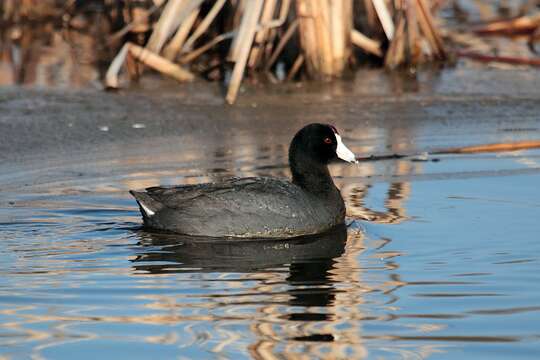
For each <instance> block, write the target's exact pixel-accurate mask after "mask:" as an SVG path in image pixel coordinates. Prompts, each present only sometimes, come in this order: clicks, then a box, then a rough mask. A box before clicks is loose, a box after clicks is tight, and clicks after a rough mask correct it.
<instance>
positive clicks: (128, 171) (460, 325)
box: [0, 99, 540, 359]
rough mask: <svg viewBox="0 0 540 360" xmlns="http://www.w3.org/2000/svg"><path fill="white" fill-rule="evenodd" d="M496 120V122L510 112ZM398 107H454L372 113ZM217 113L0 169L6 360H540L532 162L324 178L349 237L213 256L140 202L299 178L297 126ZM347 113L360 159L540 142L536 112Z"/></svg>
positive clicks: (222, 245)
mask: <svg viewBox="0 0 540 360" xmlns="http://www.w3.org/2000/svg"><path fill="white" fill-rule="evenodd" d="M65 101H66V102H70V103H71V101H70V100H69V99H66V100H65ZM121 101H123V100H121ZM133 104H135V103H133ZM525 104H526V106H525V108H528V109H530V111H532V112H534V106H532V105H530V104H529V103H528V102H527V101H525ZM101 105H103V104H101ZM499 105H500V106H499V108H498V110H493V112H494V113H497V112H499V113H500V112H501V111H502V112H503V113H504V108H505V106H504V104H502V105H501V104H499ZM11 106H14V105H11ZM85 106H86V105H85ZM104 106H105V108H106V109H105V110H104V111H108V110H107V109H108V108H107V104H105V105H104ZM133 106H136V105H133ZM375 106H378V107H379V108H380V107H381V106H380V105H375ZM396 106H398V107H402V108H403V112H402V113H401V114H402V116H404V117H405V118H406V117H407V116H409V115H407V114H408V111H410V112H411V115H410V116H414V117H418V116H419V117H421V116H429V117H436V116H437V114H445V112H444V109H445V108H446V105H445V101H443V102H441V103H440V104H439V105H437V106H435V107H430V106H427V107H423V108H422V109H423V111H416V110H415V109H417V106H418V104H417V103H416V104H415V103H414V102H413V103H412V105H406V104H405V105H404V104H397V105H396V104H394V105H391V106H390V107H389V108H388V106H383V107H382V108H384V109H386V110H380V111H383V112H384V111H391V112H393V111H394V110H395V107H396ZM527 106H528V107H527ZM531 107H532V109H531ZM249 108H251V107H250V106H248V109H249ZM350 108H353V110H354V105H353V104H352V103H351V105H350ZM240 109H241V108H240ZM310 109H311V108H310V107H309V106H306V107H304V108H303V111H305V112H304V114H305V113H310V111H312V110H310ZM323 109H324V110H322V111H323V112H324V111H326V112H328V111H330V112H333V111H334V108H332V107H329V108H327V107H324V108H323ZM328 109H329V110H328ZM388 109H390V110H388ZM441 109H442V110H441ZM501 109H503V110H501ZM184 110H185V111H189V110H188V109H184ZM67 111H69V112H71V111H73V109H69V110H67ZM91 111H94V112H95V111H96V110H91ZM196 111H200V109H199V108H196ZM253 111H254V110H253ZM260 111H261V113H262V114H263V113H264V111H263V110H260ZM313 111H315V110H313ZM461 111H464V110H463V108H462V109H461ZM465 111H467V110H465ZM471 111H473V112H474V110H471ZM209 112H212V110H209ZM230 112H232V113H233V114H237V115H238V114H239V113H240V114H242V112H244V113H245V114H248V115H238V117H233V116H231V113H230ZM223 113H224V114H225V115H224V116H228V117H229V118H230V119H231V122H232V124H233V125H232V126H231V127H228V128H223V127H221V126H217V128H212V127H210V128H208V129H206V130H204V131H206V134H207V136H203V137H198V134H199V133H198V132H197V131H191V132H190V130H186V128H184V130H183V131H184V134H183V135H174V134H172V135H171V134H164V135H162V137H160V138H158V139H159V140H158V141H156V140H155V138H149V140H147V142H144V143H143V145H144V146H141V142H140V141H139V140H138V139H136V140H135V141H134V143H130V142H129V141H128V140H118V141H127V142H126V143H125V144H124V145H116V146H115V145H111V144H109V145H107V143H106V142H105V141H104V142H103V143H102V144H101V145H100V146H96V147H95V151H94V153H92V154H91V156H89V154H88V153H86V152H85V151H79V152H78V151H74V152H73V153H70V155H69V156H66V154H64V155H62V156H56V157H55V156H53V155H48V156H46V158H47V160H43V159H40V158H39V157H40V155H34V157H37V158H36V159H37V160H32V158H30V159H26V160H25V161H27V162H29V163H30V164H31V165H28V166H26V167H25V166H23V165H21V164H23V163H24V161H20V162H18V163H16V164H15V165H13V166H11V165H7V164H6V163H4V169H6V171H5V172H4V174H3V175H2V176H1V177H0V183H1V184H2V188H3V193H2V199H1V200H0V207H1V208H0V226H1V232H0V239H1V240H0V254H1V257H2V264H3V265H2V267H1V269H0V358H1V359H19V358H35V359H71V358H73V354H76V356H77V358H78V359H95V358H96V357H107V358H112V357H118V358H120V357H121V358H123V357H129V358H131V359H144V358H149V357H158V358H181V359H187V358H232V359H245V358H260V359H263V358H264V359H274V358H297V357H302V356H310V357H319V358H348V359H351V358H370V359H425V358H430V359H456V358H459V359H461V358H475V359H480V358H486V359H488V358H489V359H508V358H512V359H518V358H524V359H535V358H537V357H538V354H539V353H540V326H539V325H538V324H540V285H539V284H540V273H539V272H538V266H539V261H540V243H539V242H538V230H539V225H538V215H539V213H540V193H539V192H538V183H539V182H540V151H539V150H528V151H519V152H508V153H499V154H475V155H442V156H437V157H436V160H438V161H431V160H432V159H433V157H431V158H430V159H429V161H427V162H419V161H412V160H411V159H397V160H396V159H394V160H387V161H380V162H365V163H362V164H360V165H358V166H354V165H346V164H336V165H332V168H331V171H332V173H333V174H334V175H335V179H336V184H338V186H339V187H340V188H341V189H342V193H343V195H344V197H345V199H346V201H347V204H348V212H349V217H348V221H347V222H348V227H347V228H343V229H337V230H336V231H334V232H333V233H330V234H324V235H322V236H318V237H312V238H303V239H298V240H281V241H271V242H260V241H259V242H238V243H231V242H218V243H215V242H204V241H202V242H201V241H195V242H194V241H193V239H189V238H185V237H174V236H165V235H156V234H152V233H149V232H146V231H144V230H143V229H141V228H140V223H141V221H140V217H139V213H138V210H137V208H136V204H135V202H134V201H133V199H131V198H130V196H129V194H128V193H127V190H128V189H132V188H141V187H144V186H149V185H155V184H175V183H186V184H187V183H196V182H203V181H209V180H216V179H219V178H221V177H227V176H231V175H235V176H251V175H265V176H267V175H270V176H287V175H288V169H287V167H286V165H285V164H286V149H287V145H288V141H289V139H290V134H289V130H288V128H286V129H282V130H280V126H279V125H275V124H274V125H272V124H270V125H261V128H249V127H247V129H246V127H244V128H242V127H240V126H237V125H234V124H235V121H239V122H240V123H242V122H247V121H248V120H246V118H249V115H250V112H249V111H248V110H246V109H244V110H238V109H236V110H223ZM351 114H352V115H351V116H345V118H344V120H340V121H338V126H339V127H340V128H341V129H349V131H348V133H347V134H346V135H344V137H345V139H344V141H345V142H346V143H347V145H348V146H349V147H350V148H351V149H352V150H353V151H355V152H356V153H359V154H369V153H384V152H388V151H390V152H405V153H410V152H412V153H418V152H422V151H424V150H426V149H430V148H433V147H436V146H440V145H441V144H447V145H448V144H454V145H455V144H458V145H461V144H462V143H467V142H471V143H474V142H479V141H480V142H495V141H496V140H499V141H502V140H506V141H511V140H513V141H516V140H524V139H528V138H535V137H536V136H537V134H538V128H539V127H538V123H537V119H535V118H534V116H531V117H530V118H528V120H527V121H523V122H520V123H518V122H508V121H499V122H498V123H496V125H495V126H494V127H493V123H492V122H491V123H489V122H488V123H486V124H488V125H486V124H484V123H483V122H482V119H480V120H479V121H478V123H477V124H475V125H474V126H473V125H471V123H470V122H467V121H456V122H455V123H451V124H444V123H440V122H437V121H436V120H435V121H432V122H427V121H426V122H423V121H422V120H421V119H420V120H419V122H413V123H411V124H410V126H409V127H407V128H404V127H402V126H401V125H399V124H401V122H398V123H397V125H396V123H395V122H391V121H385V122H383V123H380V122H377V123H376V124H377V125H373V124H371V125H369V124H368V125H365V126H362V127H359V126H357V125H355V124H356V123H355V121H356V120H355V119H356V115H355V113H354V111H353V112H351ZM403 114H404V115H403ZM422 114H424V115H422ZM426 114H427V115H426ZM462 115H463V114H461V115H458V117H460V116H462ZM521 115H522V116H525V117H526V114H525V115H524V112H522V113H521ZM141 116H142V117H144V116H146V115H145V114H142V115H141ZM242 116H246V118H243V117H242ZM295 116H298V117H300V116H301V115H300V114H296V113H295V112H294V111H292V113H291V114H290V117H289V119H293V120H292V121H293V122H294V121H297V120H295V119H296V117H295ZM372 116H374V117H379V118H385V117H384V116H381V115H380V114H379V115H377V114H375V115H373V114H372ZM441 116H442V115H441ZM448 116H449V117H452V115H448ZM489 116H490V115H489V114H486V117H489ZM89 117H92V116H91V115H90V116H89ZM81 118H84V115H81ZM235 119H236V120H235ZM58 121H62V120H58ZM111 121H112V120H111ZM160 121H161V123H160V124H159V126H160V127H161V128H162V129H163V128H165V129H166V128H167V126H166V125H164V123H163V122H166V121H167V120H163V119H161V120H160ZM171 121H172V120H171ZM287 121H288V120H287ZM131 122H134V123H139V122H140V120H138V119H133V120H130V122H127V123H125V124H124V125H122V123H120V124H116V123H115V124H116V125H115V126H116V128H118V127H121V126H124V127H125V131H126V132H129V131H133V132H135V131H146V132H151V131H153V130H152V128H153V127H155V126H157V125H155V124H154V123H152V122H148V121H147V122H146V124H147V126H146V127H145V128H141V127H138V128H137V129H135V128H134V127H133V126H131V125H132V124H131ZM387 122H388V123H389V124H393V125H392V126H390V125H388V123H387ZM113 123H114V122H113ZM261 124H266V122H265V121H264V119H263V120H261ZM482 124H484V125H482ZM77 126H79V125H78V123H75V124H74V125H73V127H75V128H76V127H77ZM201 126H204V125H201ZM483 126H484V127H483ZM290 127H297V124H292V125H290ZM70 129H71V128H70ZM114 129H115V127H114V126H111V131H114ZM242 129H243V130H242ZM269 129H270V130H269ZM272 129H275V131H274V135H272V136H269V135H268V133H269V131H271V130H272ZM478 129H481V130H478ZM482 129H484V130H485V129H490V130H489V131H483V130H482ZM520 129H521V130H520ZM42 131H43V133H44V134H47V129H43V130H42ZM69 131H71V130H69ZM93 131H94V133H95V134H96V135H95V136H96V139H97V136H100V135H103V131H101V130H99V129H97V125H96V128H95V129H94V130H93ZM186 131H187V133H186ZM84 133H85V136H87V137H89V138H92V136H93V135H92V130H88V129H86V130H85V132H84ZM458 135H460V136H458ZM70 136H75V135H70ZM103 136H105V135H103ZM107 136H109V135H107ZM118 136H120V135H119V134H118ZM127 138H129V136H127ZM151 139H154V140H153V141H151ZM167 139H168V140H167ZM6 141H7V139H6ZM44 141H45V140H44ZM69 141H70V140H69V137H68V138H67V140H66V143H69ZM96 141H97V140H96ZM88 142H89V143H90V144H93V146H95V143H94V141H93V140H92V141H91V140H89V141H88ZM45 143H47V142H46V141H45ZM130 144H131V145H130ZM388 144H390V145H388ZM45 145H46V144H45ZM45 145H43V146H45ZM150 145H152V146H150ZM81 146H82V149H83V150H84V149H85V147H84V146H83V145H81ZM111 146H112V149H114V150H115V151H114V152H111ZM388 146H390V148H389V147H388ZM150 148H152V150H151V153H150V154H148V153H146V151H150V150H148V149H150ZM201 148H203V149H205V151H203V152H200V151H196V150H197V149H201ZM45 154H53V152H52V150H49V152H46V153H45ZM111 154H114V156H111ZM23 157H24V156H23ZM32 161H34V163H32ZM209 221H212V219H209Z"/></svg>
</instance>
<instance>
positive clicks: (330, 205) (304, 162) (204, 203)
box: [130, 124, 356, 238]
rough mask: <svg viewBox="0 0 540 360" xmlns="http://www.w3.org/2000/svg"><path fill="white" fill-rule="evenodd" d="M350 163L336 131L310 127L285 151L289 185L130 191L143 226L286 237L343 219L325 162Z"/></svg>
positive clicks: (240, 182)
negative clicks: (342, 161) (137, 207)
mask: <svg viewBox="0 0 540 360" xmlns="http://www.w3.org/2000/svg"><path fill="white" fill-rule="evenodd" d="M336 158H340V159H342V160H345V161H347V162H355V161H356V160H355V156H354V154H353V153H352V152H351V151H350V150H349V149H348V148H347V147H346V146H345V145H344V144H343V143H342V142H341V136H340V135H339V134H338V132H337V130H336V128H335V127H333V126H331V125H324V124H310V125H307V126H305V127H304V128H302V129H301V130H300V131H298V133H296V135H295V136H294V138H293V140H292V142H291V145H290V147H289V166H290V168H291V172H292V182H289V181H285V180H280V179H274V178H263V177H250V178H234V179H230V180H227V181H224V182H220V183H209V184H199V185H185V186H174V187H151V188H147V189H146V191H144V192H138V191H130V193H131V194H132V195H133V196H134V197H135V199H136V200H137V203H138V204H139V207H140V210H141V213H142V216H143V220H144V225H145V226H146V227H148V228H152V229H156V230H165V231H170V232H175V233H179V234H185V235H195V236H210V237H240V238H290V237H296V236H302V235H310V234H317V233H321V232H324V231H326V230H329V229H331V228H332V227H334V226H336V225H339V224H343V223H344V221H345V204H344V202H343V199H342V197H341V194H340V192H339V190H338V189H337V188H336V186H335V185H334V182H333V181H332V177H331V176H330V172H329V171H328V163H329V162H330V161H331V160H334V159H336Z"/></svg>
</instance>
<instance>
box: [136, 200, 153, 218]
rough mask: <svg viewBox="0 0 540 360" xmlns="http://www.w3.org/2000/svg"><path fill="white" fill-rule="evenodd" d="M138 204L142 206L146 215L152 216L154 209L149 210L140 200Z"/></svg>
mask: <svg viewBox="0 0 540 360" xmlns="http://www.w3.org/2000/svg"><path fill="white" fill-rule="evenodd" d="M139 204H140V205H141V207H142V208H143V210H144V212H145V213H146V215H148V216H152V215H154V214H155V212H154V211H152V210H150V209H149V208H148V207H147V206H146V205H144V204H143V203H142V202H141V201H139Z"/></svg>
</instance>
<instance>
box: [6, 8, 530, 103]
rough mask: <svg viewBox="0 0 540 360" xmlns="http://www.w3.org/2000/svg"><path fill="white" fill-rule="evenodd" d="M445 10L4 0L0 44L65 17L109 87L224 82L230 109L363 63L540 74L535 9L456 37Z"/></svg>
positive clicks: (488, 19)
mask: <svg viewBox="0 0 540 360" xmlns="http://www.w3.org/2000/svg"><path fill="white" fill-rule="evenodd" d="M445 4H446V7H447V9H449V8H450V5H451V8H452V9H453V10H452V11H454V13H455V16H456V18H457V17H459V14H460V13H461V12H462V11H460V10H459V6H458V5H459V4H458V3H456V2H454V3H451V4H450V3H447V2H445V1H444V0H356V1H353V0H86V1H80V0H68V1H61V0H0V25H1V26H0V38H1V39H2V40H5V41H4V47H5V43H9V44H17V43H18V44H20V45H21V46H22V45H24V42H23V41H22V40H21V39H22V38H24V36H21V34H22V33H23V32H24V31H26V30H24V29H25V28H24V27H23V26H20V23H21V22H23V21H24V19H26V20H30V21H32V19H37V18H39V17H40V16H41V17H42V18H43V17H46V18H49V19H53V21H55V22H56V23H58V19H61V23H62V24H63V26H64V27H65V28H66V29H67V30H74V31H81V32H84V31H87V33H91V34H101V35H99V39H96V47H100V48H104V49H105V50H107V51H106V53H107V54H108V55H107V62H108V64H109V67H108V70H107V71H106V73H105V76H104V82H105V85H106V87H108V88H118V87H122V86H123V85H124V84H126V83H127V82H128V81H133V80H136V79H137V78H139V77H140V76H141V74H143V73H144V71H145V69H147V68H151V69H153V70H156V71H158V72H161V73H163V74H165V75H166V76H169V77H172V78H174V79H176V80H178V81H180V82H187V81H192V80H194V79H196V78H198V77H199V78H204V79H207V80H212V81H220V82H222V83H223V84H225V88H226V95H225V97H226V100H227V102H229V103H231V104H232V103H234V102H235V101H236V99H237V97H238V94H239V93H240V90H241V85H242V82H243V81H246V80H247V81H252V82H260V81H266V82H272V83H279V82H282V81H292V80H304V79H317V80H331V79H333V78H336V77H341V76H344V75H345V74H347V73H348V71H349V70H350V69H352V68H354V67H355V66H357V65H358V64H361V63H369V64H377V65H381V66H385V67H386V68H389V69H400V68H410V67H418V66H421V65H422V64H425V63H432V62H445V61H446V60H448V59H449V58H456V57H462V58H467V59H472V60H473V61H480V62H486V63H487V62H499V63H505V64H515V65H519V66H540V62H539V59H538V57H537V56H535V55H537V54H538V47H537V43H538V41H539V40H540V16H539V15H538V10H537V9H536V8H535V7H534V6H532V5H531V6H529V7H528V8H523V9H521V8H520V10H519V12H516V14H513V15H512V14H510V15H509V16H506V17H505V16H498V15H496V13H495V12H492V13H491V14H490V15H489V16H487V17H486V18H484V19H483V20H484V22H483V23H476V24H474V25H471V24H469V26H468V28H464V27H461V30H460V29H459V27H458V29H457V30H456V29H451V28H448V27H446V26H445V22H444V21H443V20H442V19H440V18H438V17H437V11H438V9H440V8H442V7H443V6H445ZM475 4H476V3H475ZM535 9H536V10H535ZM482 12H485V6H484V7H482ZM81 13H84V14H86V15H83V16H81ZM90 13H91V14H92V15H88V14H90ZM85 16H86V20H85ZM21 19H22V20H21ZM55 19H56V20H55ZM100 19H101V20H100ZM97 20H99V21H97ZM10 24H11V25H13V24H15V26H14V27H13V28H12V29H11V30H10V31H9V32H8V31H6V30H5V29H9V28H10V26H11V25H10ZM102 24H108V25H107V26H103V25H102ZM443 27H444V38H443V36H442V35H441V34H442V33H443V31H442V29H443ZM27 28H28V25H27ZM98 28H99V29H98ZM21 29H22V30H21ZM85 29H86V30H85ZM66 33H67V32H66ZM92 36H93V35H92ZM102 37H103V38H105V39H106V41H105V44H101V39H102ZM488 37H489V39H488ZM493 37H511V38H512V39H514V38H517V37H520V38H524V39H526V41H527V44H528V47H529V49H530V53H532V54H533V55H532V56H528V54H527V53H525V52H521V53H519V52H511V51H508V50H507V48H506V47H504V48H501V47H499V48H495V47H493V46H490V44H492V43H493V42H491V40H492V38H493ZM483 39H486V41H483ZM449 44H450V46H449ZM478 44H480V45H481V46H478ZM503 44H504V43H503ZM0 45H1V44H0ZM451 46H453V47H454V48H455V49H453V48H452V47H451ZM0 48H1V46H0ZM456 50H457V51H456ZM500 50H504V51H500ZM96 51H97V50H96ZM104 53H105V51H104ZM111 59H112V61H111Z"/></svg>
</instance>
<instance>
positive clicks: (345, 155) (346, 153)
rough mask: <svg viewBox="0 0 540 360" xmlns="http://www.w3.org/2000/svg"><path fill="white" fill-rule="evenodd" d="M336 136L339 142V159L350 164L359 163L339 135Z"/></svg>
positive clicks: (337, 151)
mask: <svg viewBox="0 0 540 360" xmlns="http://www.w3.org/2000/svg"><path fill="white" fill-rule="evenodd" d="M334 135H335V136H336V140H337V148H336V155H337V157H338V158H340V159H341V160H345V161H347V162H350V163H357V162H358V161H356V156H355V155H354V153H353V152H352V151H351V150H349V148H348V147H346V146H345V144H343V141H341V136H340V135H338V134H334Z"/></svg>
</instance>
